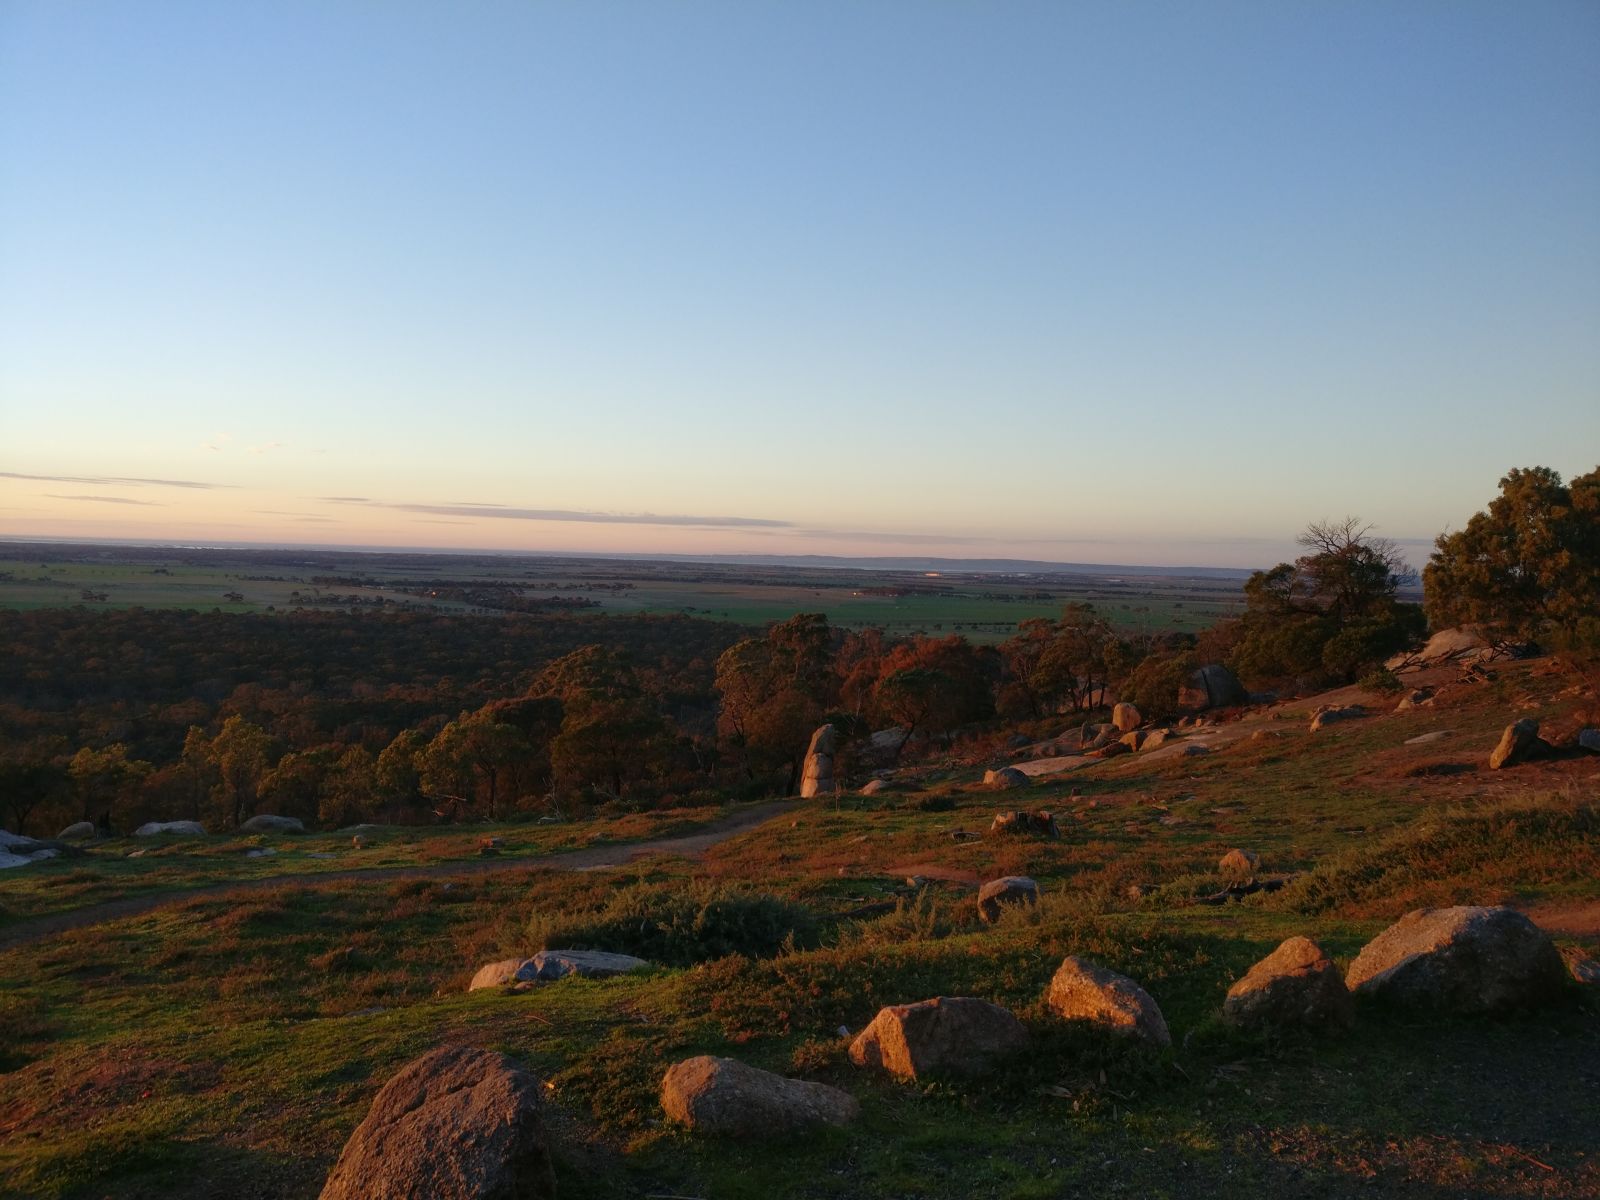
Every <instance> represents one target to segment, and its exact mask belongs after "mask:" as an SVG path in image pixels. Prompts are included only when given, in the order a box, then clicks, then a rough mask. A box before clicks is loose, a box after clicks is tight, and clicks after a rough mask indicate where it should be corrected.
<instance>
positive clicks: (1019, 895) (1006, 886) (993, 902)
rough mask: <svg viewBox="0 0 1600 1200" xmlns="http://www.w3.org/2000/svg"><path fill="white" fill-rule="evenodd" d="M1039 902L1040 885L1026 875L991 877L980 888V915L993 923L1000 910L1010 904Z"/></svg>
mask: <svg viewBox="0 0 1600 1200" xmlns="http://www.w3.org/2000/svg"><path fill="white" fill-rule="evenodd" d="M1037 903H1039V885H1038V884H1037V883H1035V882H1034V881H1033V880H1031V879H1029V878H1028V877H1027V876H1026V875H1005V876H1002V877H1001V878H999V879H991V880H990V881H989V882H988V883H986V884H984V885H983V886H982V887H981V888H979V889H978V916H980V917H982V918H983V920H984V921H986V922H988V923H990V924H993V923H994V922H995V921H998V920H999V919H1000V910H1001V909H1003V908H1005V907H1006V906H1007V905H1009V904H1037Z"/></svg>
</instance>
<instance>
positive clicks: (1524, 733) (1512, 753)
mask: <svg viewBox="0 0 1600 1200" xmlns="http://www.w3.org/2000/svg"><path fill="white" fill-rule="evenodd" d="M1549 752H1550V743H1549V742H1547V741H1545V740H1544V739H1543V738H1541V737H1540V736H1539V722H1537V721H1535V720H1534V719H1533V718H1532V717H1523V718H1522V720H1520V721H1513V722H1512V723H1511V724H1510V725H1507V726H1506V728H1505V732H1504V733H1502V734H1501V735H1500V743H1499V745H1497V746H1496V747H1495V748H1494V749H1493V750H1491V751H1490V752H1489V769H1490V770H1491V771H1498V770H1500V769H1501V768H1502V767H1514V766H1516V765H1517V764H1518V763H1520V762H1527V761H1528V760H1529V759H1532V758H1540V757H1543V756H1544V755H1546V754H1548V753H1549Z"/></svg>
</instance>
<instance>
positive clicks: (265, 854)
mask: <svg viewBox="0 0 1600 1200" xmlns="http://www.w3.org/2000/svg"><path fill="white" fill-rule="evenodd" d="M276 853H277V851H276V850H274V849H273V848H272V847H271V846H257V847H256V848H255V849H253V850H246V851H245V852H244V856H245V857H246V858H271V857H272V856H273V855H274V854H276Z"/></svg>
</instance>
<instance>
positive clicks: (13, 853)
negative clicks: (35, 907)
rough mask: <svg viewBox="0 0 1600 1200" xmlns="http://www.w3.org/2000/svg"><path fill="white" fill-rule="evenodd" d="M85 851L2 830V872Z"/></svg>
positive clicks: (58, 841)
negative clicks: (10, 868)
mask: <svg viewBox="0 0 1600 1200" xmlns="http://www.w3.org/2000/svg"><path fill="white" fill-rule="evenodd" d="M82 853H83V851H82V850H79V849H77V848H76V847H74V846H69V845H67V844H66V843H65V842H63V841H60V840H57V841H40V840H39V839H38V838H31V837H24V836H23V835H22V834H20V833H11V832H9V831H8V830H4V829H0V871H3V870H5V869H7V868H9V867H25V866H27V865H28V864H29V863H36V862H44V861H45V860H46V859H50V858H59V857H60V856H61V855H63V854H82Z"/></svg>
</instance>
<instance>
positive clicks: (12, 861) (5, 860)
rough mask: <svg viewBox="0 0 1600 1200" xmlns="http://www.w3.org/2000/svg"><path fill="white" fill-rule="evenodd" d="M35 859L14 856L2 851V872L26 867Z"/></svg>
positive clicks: (0, 853)
mask: <svg viewBox="0 0 1600 1200" xmlns="http://www.w3.org/2000/svg"><path fill="white" fill-rule="evenodd" d="M31 862H33V859H31V858H29V857H28V856H27V855H24V854H13V853H11V851H9V850H0V871H4V870H8V869H9V868H11V867H26V866H27V865H28V864H30V863H31Z"/></svg>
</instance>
